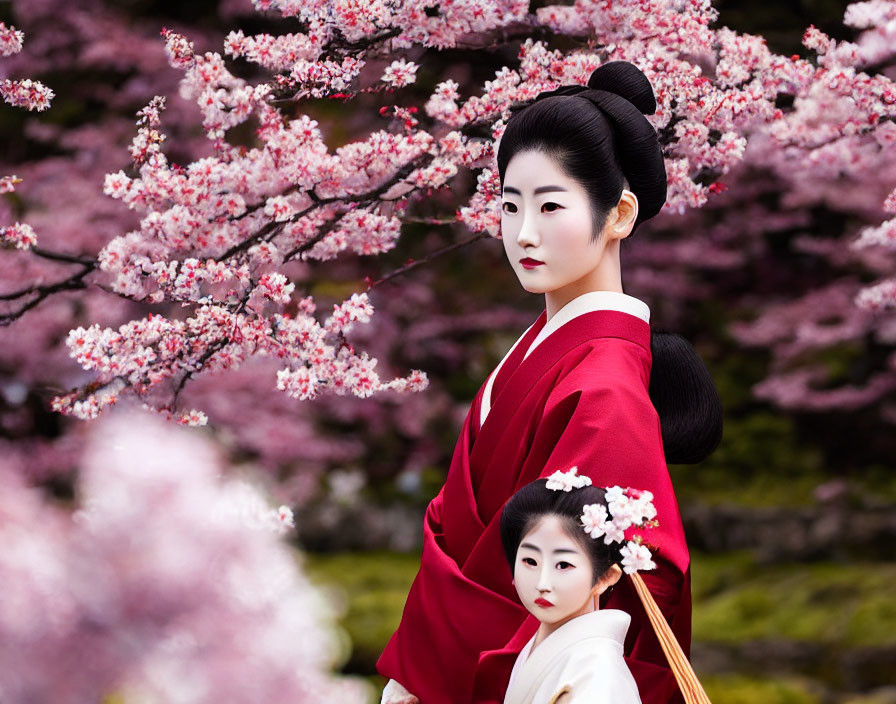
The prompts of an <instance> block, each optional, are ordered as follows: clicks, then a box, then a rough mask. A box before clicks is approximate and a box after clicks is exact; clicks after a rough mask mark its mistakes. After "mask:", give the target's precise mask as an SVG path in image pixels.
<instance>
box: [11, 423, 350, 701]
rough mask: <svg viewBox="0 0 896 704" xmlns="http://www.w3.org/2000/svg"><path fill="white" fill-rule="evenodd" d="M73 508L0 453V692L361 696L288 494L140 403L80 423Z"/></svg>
mask: <svg viewBox="0 0 896 704" xmlns="http://www.w3.org/2000/svg"><path fill="white" fill-rule="evenodd" d="M81 464H82V466H81V472H80V473H79V480H78V487H77V494H78V502H77V506H76V510H75V511H74V513H72V512H71V511H69V510H66V509H65V508H63V507H61V506H59V505H56V504H54V503H52V502H50V501H48V500H47V499H46V498H45V497H44V495H43V493H42V492H40V491H38V490H36V489H32V488H29V487H27V486H26V485H25V484H24V483H23V482H22V481H21V479H20V478H19V477H18V476H17V473H15V472H9V471H4V469H3V468H0V542H2V544H3V546H4V547H3V551H2V554H0V582H2V584H3V585H4V586H3V589H2V590H0V643H2V646H0V699H2V700H3V701H4V702H9V703H10V704H19V703H24V702H35V701H42V702H51V701H52V702H58V703H59V704H67V703H68V702H71V703H73V704H74V703H78V704H80V703H81V702H87V701H94V702H97V701H105V700H106V698H108V697H123V698H124V699H125V700H127V701H131V700H134V701H137V700H139V701H146V702H165V703H166V704H170V703H171V702H184V703H187V702H210V701H236V702H259V701H281V700H282V701H290V702H332V701H339V702H361V701H364V696H363V694H364V693H363V690H362V689H361V688H360V687H359V685H358V684H357V683H355V682H352V681H349V680H341V679H337V678H335V677H333V676H332V675H330V674H328V672H329V668H330V667H331V665H332V663H333V660H334V658H335V657H337V656H338V653H339V651H338V647H337V644H338V641H337V639H336V638H335V634H334V633H333V632H332V631H331V630H330V628H331V626H330V622H329V619H330V618H331V615H332V608H331V607H330V606H329V605H328V603H327V602H326V600H325V599H324V598H323V596H322V594H321V593H319V592H317V591H316V590H315V589H314V588H312V586H311V585H310V584H309V583H308V581H307V580H306V578H305V577H304V576H303V574H302V572H301V570H300V568H299V565H298V563H297V560H296V555H295V554H294V551H293V550H292V549H291V548H290V547H289V546H288V545H287V544H285V543H284V542H282V541H281V540H280V539H279V537H278V536H279V534H280V533H281V532H282V527H284V525H285V524H288V522H289V521H290V520H291V515H290V514H289V512H288V510H286V509H281V510H280V511H277V510H275V509H271V508H269V507H268V506H267V505H266V502H265V500H264V499H263V497H262V495H261V494H260V493H259V491H258V489H256V488H254V487H252V486H251V485H249V484H247V483H244V482H240V481H237V480H230V481H227V482H223V483H222V482H221V480H220V473H221V470H222V462H221V459H220V458H219V457H218V454H217V451H216V450H215V449H214V448H213V447H212V446H211V444H210V443H209V442H208V441H207V440H205V439H202V438H200V437H198V436H196V435H195V434H191V433H188V432H187V431H184V430H180V429H177V428H176V427H172V426H170V425H166V424H164V423H162V422H161V421H160V420H156V419H154V418H151V417H147V416H146V415H145V414H140V413H131V414H118V415H117V417H115V418H112V419H109V420H108V421H104V422H103V423H101V424H98V425H95V426H93V427H92V429H91V431H90V439H89V443H88V447H87V449H86V452H85V454H84V456H83V458H82V460H81Z"/></svg>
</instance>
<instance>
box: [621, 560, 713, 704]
mask: <svg viewBox="0 0 896 704" xmlns="http://www.w3.org/2000/svg"><path fill="white" fill-rule="evenodd" d="M631 578H632V581H633V582H634V583H635V589H636V590H637V591H638V596H639V597H640V598H641V603H642V604H644V609H645V610H646V611H647V617H648V618H649V619H650V623H651V624H652V625H653V630H654V632H655V633H656V635H657V638H659V641H660V645H661V646H662V648H663V652H664V653H665V654H666V658H667V659H668V660H669V664H670V665H671V666H672V674H674V675H675V680H676V681H677V682H678V686H679V688H680V689H681V693H682V694H683V695H684V700H685V702H686V703H687V704H710V701H709V697H707V696H706V691H705V690H704V689H703V685H701V684H700V680H698V679H697V675H696V674H694V669H693V668H692V667H691V663H689V662H688V659H687V658H686V657H685V655H684V652H683V651H682V649H681V646H680V645H679V644H678V640H677V639H676V638H675V634H674V633H672V629H671V628H669V624H668V623H667V622H666V617H665V616H663V613H662V611H660V607H659V606H657V605H656V602H655V601H654V600H653V596H652V595H651V594H650V590H649V589H648V588H647V585H646V584H644V580H643V579H641V575H640V574H638V573H637V572H635V573H634V574H632V575H631Z"/></svg>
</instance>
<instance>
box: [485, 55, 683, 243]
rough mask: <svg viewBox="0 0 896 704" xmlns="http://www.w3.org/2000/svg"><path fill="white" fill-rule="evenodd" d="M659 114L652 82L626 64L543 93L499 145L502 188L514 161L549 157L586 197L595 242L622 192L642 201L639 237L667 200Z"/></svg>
mask: <svg viewBox="0 0 896 704" xmlns="http://www.w3.org/2000/svg"><path fill="white" fill-rule="evenodd" d="M655 111H656V98H655V97H654V95H653V88H652V87H651V85H650V81H648V80H647V76H645V75H644V74H643V73H642V72H641V70H640V69H638V67H637V66H635V65H634V64H631V63H629V62H627V61H610V62H609V63H606V64H603V65H602V66H600V67H599V68H597V69H595V71H594V73H592V74H591V78H589V79H588V85H587V86H581V85H573V86H562V87H561V88H558V89H557V90H552V91H548V92H546V93H540V94H539V95H538V96H537V97H536V98H535V101H534V102H532V103H530V104H528V105H526V106H523V107H521V108H517V109H512V114H511V117H510V119H509V120H508V122H507V127H506V129H505V130H504V134H503V135H502V137H501V140H500V144H499V145H498V174H499V176H500V179H501V186H502V187H503V186H504V175H505V174H506V173H507V165H508V164H509V163H510V160H511V159H512V158H513V157H514V155H516V154H518V153H519V152H522V151H540V152H543V153H545V154H546V155H548V156H549V157H550V158H551V159H553V160H554V161H555V162H556V163H557V166H558V167H559V168H560V169H561V170H562V171H563V172H565V173H566V174H568V175H569V176H570V177H571V178H573V179H575V180H576V181H578V182H579V183H581V184H582V186H583V187H584V188H585V191H586V192H587V193H588V197H589V199H590V201H591V210H592V215H593V223H594V238H595V239H596V238H597V237H598V236H599V234H600V232H601V231H602V230H603V227H604V223H606V220H607V215H608V214H609V212H610V210H611V209H612V208H613V207H614V206H615V205H616V204H617V203H619V198H620V196H622V189H623V188H627V189H628V190H630V191H631V192H632V193H634V194H635V195H636V196H637V197H638V217H637V219H636V220H635V224H634V226H633V227H632V232H634V231H635V229H636V228H637V227H638V225H640V224H641V223H642V222H644V221H645V220H648V219H650V218H652V217H653V216H654V215H656V214H657V213H658V212H660V209H661V208H662V207H663V204H664V203H665V202H666V165H665V162H664V161H663V151H662V148H661V147H660V144H659V140H658V139H657V135H656V130H655V129H654V128H653V125H651V124H650V122H649V121H648V120H647V118H646V117H644V115H652V114H653V113H654V112H655Z"/></svg>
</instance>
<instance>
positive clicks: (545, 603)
mask: <svg viewBox="0 0 896 704" xmlns="http://www.w3.org/2000/svg"><path fill="white" fill-rule="evenodd" d="M535 603H536V604H538V605H539V606H544V607H545V608H547V607H548V606H553V604H552V603H551V602H549V601H548V600H547V599H542V598H541V597H539V598H538V599H536V600H535Z"/></svg>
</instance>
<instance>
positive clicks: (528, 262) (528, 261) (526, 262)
mask: <svg viewBox="0 0 896 704" xmlns="http://www.w3.org/2000/svg"><path fill="white" fill-rule="evenodd" d="M520 264H522V265H523V267H524V268H526V269H534V268H535V267H537V266H541V265H542V264H544V262H540V261H538V260H537V259H532V258H530V257H526V258H525V259H520Z"/></svg>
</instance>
